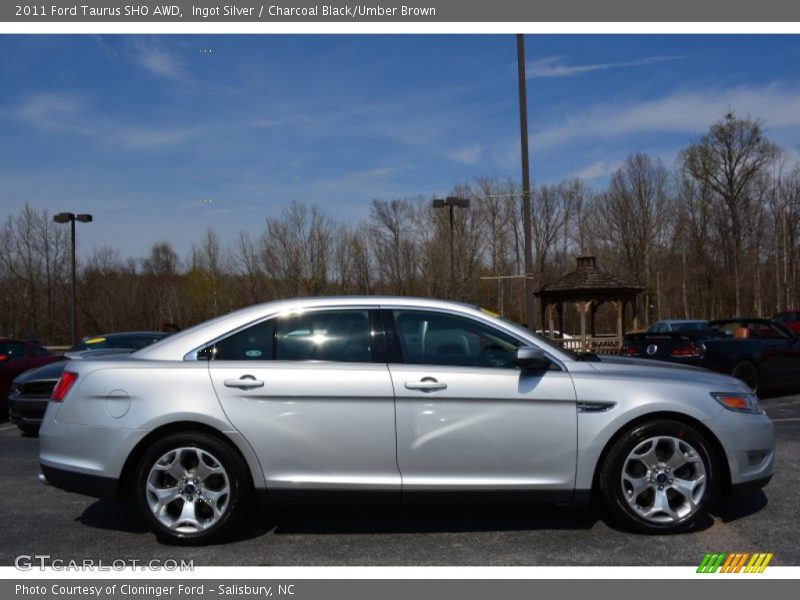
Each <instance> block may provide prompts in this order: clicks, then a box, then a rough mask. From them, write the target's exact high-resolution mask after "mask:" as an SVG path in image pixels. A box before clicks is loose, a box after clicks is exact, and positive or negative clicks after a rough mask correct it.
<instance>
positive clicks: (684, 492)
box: [670, 475, 706, 508]
mask: <svg viewBox="0 0 800 600" xmlns="http://www.w3.org/2000/svg"><path fill="white" fill-rule="evenodd" d="M705 480H706V476H705V475H701V476H700V477H698V478H697V479H674V480H673V481H672V483H671V484H670V487H671V488H672V489H673V490H675V491H676V492H678V493H679V494H680V495H681V496H683V497H684V499H685V500H686V503H687V504H689V505H690V506H691V508H694V507H695V505H696V502H695V498H694V496H695V492H696V491H697V488H698V487H700V486H701V485H702V484H704V483H705Z"/></svg>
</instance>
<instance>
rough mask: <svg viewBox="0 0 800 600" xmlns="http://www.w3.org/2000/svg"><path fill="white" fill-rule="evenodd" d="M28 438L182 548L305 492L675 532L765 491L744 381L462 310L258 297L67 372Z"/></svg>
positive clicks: (389, 301)
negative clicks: (475, 504) (132, 507)
mask: <svg viewBox="0 0 800 600" xmlns="http://www.w3.org/2000/svg"><path fill="white" fill-rule="evenodd" d="M40 437H41V454H40V461H41V467H42V471H43V474H44V476H45V478H46V479H47V481H48V482H49V483H51V484H53V485H55V486H58V487H61V488H64V489H66V490H70V491H75V492H80V493H85V494H89V495H95V496H103V497H105V496H108V497H132V498H133V499H134V500H135V502H136V503H137V505H138V507H139V509H140V510H141V513H142V515H143V516H144V518H145V520H146V521H147V522H148V523H149V525H150V526H151V527H152V529H153V530H154V531H155V532H156V533H157V534H158V535H159V536H160V537H162V538H164V539H167V540H171V541H174V542H182V543H200V542H208V541H211V540H214V539H217V538H218V537H219V536H221V535H223V534H225V533H226V532H228V531H230V530H231V529H232V528H233V527H234V526H235V525H236V524H237V522H238V521H239V520H240V518H241V517H242V516H243V514H244V513H245V511H246V509H247V508H248V506H249V505H251V503H253V502H258V503H259V505H263V504H264V503H265V502H267V501H271V500H274V499H278V498H281V497H282V495H284V494H292V496H293V497H294V498H297V497H301V498H303V499H308V498H316V499H319V498H320V496H318V495H316V494H315V493H317V492H322V493H327V494H329V496H327V497H326V500H325V501H329V498H331V497H334V496H335V495H338V494H339V493H342V492H344V493H347V494H346V495H347V497H349V498H353V497H354V493H355V494H358V493H365V492H382V493H384V494H385V495H386V496H387V497H394V498H400V497H402V498H412V497H413V498H423V499H424V498H430V497H431V494H434V493H435V494H437V495H439V496H441V495H445V497H447V496H450V497H452V499H453V500H456V501H458V500H461V501H465V500H468V499H469V498H471V497H477V496H470V495H469V494H470V493H472V492H477V493H480V492H492V494H491V495H495V493H498V492H499V493H503V494H504V495H505V494H508V495H509V496H512V495H513V496H514V497H516V498H524V499H526V500H527V499H529V500H531V501H545V502H550V503H557V504H581V503H586V502H588V501H589V499H590V497H592V496H595V497H597V498H601V499H602V501H603V503H604V504H605V506H606V507H607V509H608V512H609V513H610V514H611V516H612V517H613V518H615V519H616V520H618V521H619V522H621V523H622V524H623V525H625V526H627V527H630V528H634V529H638V530H641V531H646V532H656V533H657V532H666V531H674V530H680V529H685V528H688V527H689V526H691V525H692V524H693V523H694V522H695V521H696V520H697V518H698V517H700V516H701V515H703V514H705V513H706V512H707V511H708V510H709V508H710V507H711V506H712V504H713V503H714V502H715V501H717V500H719V499H720V498H722V497H723V496H724V495H726V494H729V493H730V492H732V491H735V490H737V489H739V488H757V487H760V486H763V485H764V484H766V483H767V481H769V479H770V477H771V475H772V469H773V456H774V434H773V426H772V423H771V421H770V420H769V418H768V417H767V416H766V415H765V414H764V412H763V411H762V410H761V409H760V408H759V405H758V399H757V398H756V396H755V394H754V393H753V392H752V390H750V389H749V388H747V387H746V386H745V384H743V383H742V382H741V381H739V380H737V379H734V378H732V377H728V376H725V375H719V374H716V373H712V372H709V371H705V370H702V369H697V368H693V367H683V366H677V365H672V364H669V363H658V362H650V361H645V360H636V359H626V358H621V357H596V356H594V355H587V356H579V355H573V354H570V353H566V352H564V351H562V350H560V349H559V348H556V347H553V346H551V345H549V344H547V343H546V342H545V341H544V340H542V339H540V338H539V337H537V336H536V335H534V334H533V333H531V332H530V331H528V330H527V329H525V328H523V327H520V326H518V325H515V324H513V323H511V322H510V321H507V320H505V319H502V318H498V317H497V316H495V315H493V314H490V313H488V312H485V311H482V310H480V309H477V308H474V307H470V306H467V305H464V304H458V303H452V302H443V301H436V300H427V299H415V298H391V297H342V298H313V299H310V298H303V299H295V300H287V301H278V302H271V303H267V304H261V305H257V306H253V307H250V308H246V309H243V310H239V311H237V312H234V313H231V314H229V315H226V316H224V317H220V318H217V319H214V320H211V321H208V322H206V323H203V324H201V325H198V326H196V327H194V328H192V329H188V330H186V331H183V332H180V333H177V334H175V335H173V336H171V337H169V338H167V339H165V340H163V341H161V342H158V343H156V344H154V345H152V346H150V347H148V348H145V349H143V350H140V351H138V352H135V353H134V354H131V355H125V356H115V357H100V358H97V359H91V358H87V359H85V360H81V361H73V362H70V363H69V364H68V365H67V368H66V369H65V371H64V373H63V375H62V376H61V379H60V380H59V382H58V384H57V386H56V388H55V389H54V391H53V397H52V400H51V402H50V404H49V406H48V408H47V412H46V414H45V418H44V422H43V424H42V427H41V431H40ZM355 497H358V496H357V495H356V496H355ZM284 498H285V496H284Z"/></svg>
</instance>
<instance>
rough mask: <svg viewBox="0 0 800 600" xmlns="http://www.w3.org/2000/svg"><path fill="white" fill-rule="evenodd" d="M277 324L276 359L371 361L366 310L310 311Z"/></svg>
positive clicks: (287, 317) (279, 321)
mask: <svg viewBox="0 0 800 600" xmlns="http://www.w3.org/2000/svg"><path fill="white" fill-rule="evenodd" d="M275 321H276V335H275V353H276V355H275V358H276V359H277V360H326V361H337V362H372V335H371V327H370V320H369V311H367V310H330V311H311V312H303V313H297V314H293V315H289V316H286V317H281V318H278V319H276V320H275Z"/></svg>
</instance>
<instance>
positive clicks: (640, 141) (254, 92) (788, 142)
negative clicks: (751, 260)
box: [0, 35, 800, 257]
mask: <svg viewBox="0 0 800 600" xmlns="http://www.w3.org/2000/svg"><path fill="white" fill-rule="evenodd" d="M526 44H527V72H528V97H529V129H530V134H531V138H530V143H531V153H532V175H533V177H534V179H535V180H536V181H537V182H545V183H552V182H557V181H559V180H561V179H563V178H567V177H573V176H580V177H583V178H584V179H585V180H586V181H587V183H588V184H589V185H590V186H593V187H597V188H601V187H602V186H604V185H605V183H606V182H607V180H608V176H609V174H610V173H611V172H612V171H613V170H614V169H615V168H616V167H618V166H619V165H620V164H621V162H622V161H623V160H624V159H625V157H626V156H627V155H628V154H630V153H632V152H636V151H645V152H649V153H651V154H652V155H654V156H657V157H660V158H661V159H662V160H663V161H664V162H665V163H666V164H667V165H668V166H672V164H673V162H674V160H675V156H676V154H677V152H678V151H679V150H680V149H681V148H683V147H685V146H686V145H687V144H688V143H689V142H690V140H691V139H692V138H693V137H694V136H696V135H698V134H700V133H702V132H703V131H704V130H705V129H707V127H708V126H709V125H710V124H711V123H712V122H713V121H714V120H716V119H718V118H719V117H721V116H722V114H723V113H724V112H725V111H727V110H728V109H733V110H735V111H736V112H737V113H739V114H740V115H750V116H752V117H757V118H760V119H762V120H763V121H764V123H765V126H766V129H767V132H768V135H769V136H770V137H771V138H772V139H773V140H775V141H776V142H777V143H779V144H780V145H781V146H783V147H784V148H785V149H787V151H788V155H789V160H790V161H792V162H793V161H795V160H797V156H798V154H797V153H798V148H800V81H799V80H798V76H797V74H798V73H800V36H777V35H776V36H755V35H754V36H721V35H699V36H677V35H660V36H656V35H651V36H630V35H553V36H543V35H535V36H534V35H530V36H527V38H526ZM0 90H2V91H1V92H0V131H2V134H0V140H2V141H1V142H0V207H1V208H0V216H2V217H3V218H5V215H7V214H8V212H10V211H15V210H17V209H18V208H19V207H21V206H22V205H23V203H25V202H28V203H30V204H31V205H33V206H35V207H47V208H48V209H49V210H51V211H52V212H57V211H62V210H71V211H74V212H91V213H93V214H94V215H95V223H93V224H91V225H86V226H83V225H82V226H81V232H80V250H81V251H82V252H85V251H87V250H89V249H90V248H91V247H92V246H93V245H97V246H100V245H109V246H112V247H114V248H116V249H118V250H119V251H120V252H121V254H122V256H123V257H126V256H143V255H144V254H145V253H146V252H147V249H148V248H149V247H150V246H151V245H152V244H153V243H154V242H157V241H160V240H165V239H166V240H170V241H171V242H172V243H173V244H174V245H175V247H176V248H177V249H178V250H179V252H180V253H181V254H182V255H186V253H187V252H188V251H189V249H190V247H191V243H192V242H196V241H197V240H199V238H200V236H201V234H202V232H203V231H204V230H205V229H206V228H207V227H212V228H214V229H215V230H216V231H217V232H218V233H219V235H220V237H221V238H222V239H223V240H233V238H234V236H235V235H236V232H238V231H239V230H241V229H246V230H249V231H252V232H258V231H260V230H261V228H262V226H263V223H264V219H265V218H267V217H268V216H271V215H275V214H277V213H279V212H280V210H281V209H282V208H283V207H284V206H285V205H287V204H288V203H290V202H291V201H292V200H302V201H306V202H310V203H317V204H319V205H321V206H324V207H325V208H326V209H327V210H328V211H329V213H331V214H332V215H333V216H335V217H336V218H337V219H339V220H343V221H354V222H355V221H358V220H360V219H362V218H364V217H365V216H366V215H367V214H368V206H369V202H370V200H371V199H372V198H381V199H390V198H395V197H410V196H417V195H423V196H430V195H432V194H446V193H447V192H448V191H449V190H450V189H451V187H452V186H453V185H454V184H457V183H460V182H464V181H469V180H471V179H473V178H474V177H478V176H497V177H501V178H505V177H508V176H510V177H514V178H519V171H520V167H519V121H518V118H519V117H518V106H517V81H516V41H515V37H514V36H510V35H402V36H386V35H380V36H369V35H362V36H344V35H343V36H334V35H329V36H323V35H314V36H311V35H309V36H300V35H254V36H244V35H241V36H221V35H220V36H195V35H171V36H83V35H71V36H62V35H53V36H35V35H27V36H2V37H0Z"/></svg>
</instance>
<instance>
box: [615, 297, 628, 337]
mask: <svg viewBox="0 0 800 600" xmlns="http://www.w3.org/2000/svg"><path fill="white" fill-rule="evenodd" d="M625 302H626V300H625V298H620V299H619V300H614V309H615V310H616V311H617V342H618V344H617V345H618V347H619V348H622V319H623V318H624V315H625Z"/></svg>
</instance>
